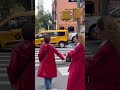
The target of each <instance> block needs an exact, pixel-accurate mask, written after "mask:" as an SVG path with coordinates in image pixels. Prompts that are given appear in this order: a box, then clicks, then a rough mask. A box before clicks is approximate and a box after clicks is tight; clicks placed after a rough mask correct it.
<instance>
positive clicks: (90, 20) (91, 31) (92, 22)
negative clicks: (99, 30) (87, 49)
mask: <svg viewBox="0 0 120 90" xmlns="http://www.w3.org/2000/svg"><path fill="white" fill-rule="evenodd" d="M109 13H110V16H112V17H113V19H114V20H115V21H116V22H118V23H120V7H114V8H111V9H110V10H109ZM99 18H101V16H89V17H86V18H85V33H86V35H88V36H89V37H90V38H91V39H97V34H96V32H95V28H96V22H97V20H98V19H99Z"/></svg>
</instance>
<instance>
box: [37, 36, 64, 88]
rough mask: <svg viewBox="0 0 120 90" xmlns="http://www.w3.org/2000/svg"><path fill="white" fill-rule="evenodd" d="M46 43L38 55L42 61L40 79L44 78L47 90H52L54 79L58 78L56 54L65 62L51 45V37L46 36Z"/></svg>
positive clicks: (39, 72) (39, 71)
mask: <svg viewBox="0 0 120 90" xmlns="http://www.w3.org/2000/svg"><path fill="white" fill-rule="evenodd" d="M44 41H45V43H44V44H43V45H42V46H41V47H40V50H39V54H38V58H39V61H40V66H39V69H38V77H42V78H44V80H45V86H46V90H50V89H51V85H52V78H55V77H57V67H56V62H55V56H54V53H55V54H56V55H57V56H59V57H60V58H61V59H62V60H64V57H63V55H62V54H60V53H59V52H58V50H57V49H56V48H55V47H54V46H52V45H51V44H50V36H49V35H46V36H45V38H44Z"/></svg>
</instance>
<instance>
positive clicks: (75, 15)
mask: <svg viewBox="0 0 120 90" xmlns="http://www.w3.org/2000/svg"><path fill="white" fill-rule="evenodd" d="M73 18H74V19H79V18H80V8H75V9H73Z"/></svg>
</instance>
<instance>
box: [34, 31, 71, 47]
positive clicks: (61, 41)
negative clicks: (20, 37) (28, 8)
mask: <svg viewBox="0 0 120 90" xmlns="http://www.w3.org/2000/svg"><path fill="white" fill-rule="evenodd" d="M47 34H48V35H50V37H51V40H50V43H51V44H53V45H54V46H59V47H60V48H64V47H65V46H66V45H67V44H68V38H69V33H68V30H48V31H41V32H39V33H38V34H36V35H35V45H36V46H39V45H42V44H43V43H44V37H45V35H47Z"/></svg>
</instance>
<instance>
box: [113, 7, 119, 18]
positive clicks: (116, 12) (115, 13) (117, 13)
mask: <svg viewBox="0 0 120 90" xmlns="http://www.w3.org/2000/svg"><path fill="white" fill-rule="evenodd" d="M111 15H112V17H114V18H119V17H120V9H117V10H116V11H114V12H113V13H112V14H111Z"/></svg>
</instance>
